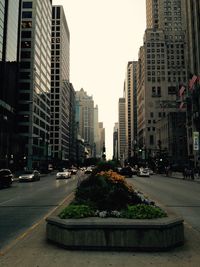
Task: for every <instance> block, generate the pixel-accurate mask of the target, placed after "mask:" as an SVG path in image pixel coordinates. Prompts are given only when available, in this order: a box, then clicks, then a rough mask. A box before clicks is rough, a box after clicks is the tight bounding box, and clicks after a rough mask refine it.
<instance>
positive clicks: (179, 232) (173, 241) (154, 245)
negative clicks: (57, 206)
mask: <svg viewBox="0 0 200 267" xmlns="http://www.w3.org/2000/svg"><path fill="white" fill-rule="evenodd" d="M46 220H47V226H46V231H47V239H48V240H49V241H52V242H55V243H57V244H59V245H61V246H64V247H66V248H68V249H82V250H124V251H130V250H141V251H163V250H169V249H171V248H173V247H176V246H180V245H182V244H183V243H184V226H183V220H182V219H181V218H178V217H175V216H171V217H170V216H169V217H167V218H160V219H151V220H133V219H121V218H120V219H118V218H96V217H95V218H83V219H60V218H59V217H58V216H54V217H49V218H47V219H46Z"/></svg>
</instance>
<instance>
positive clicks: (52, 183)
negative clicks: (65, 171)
mask: <svg viewBox="0 0 200 267" xmlns="http://www.w3.org/2000/svg"><path fill="white" fill-rule="evenodd" d="M76 185H77V177H76V176H72V178H70V179H67V180H56V176H55V173H54V174H50V175H48V176H45V177H42V178H41V180H40V181H37V182H30V183H18V182H14V183H13V185H12V186H11V187H10V188H6V189H1V190H0V248H2V247H4V246H5V245H7V244H8V243H9V242H10V241H11V240H13V239H15V238H16V237H17V236H19V235H20V234H22V233H23V232H24V231H25V230H26V229H28V228H29V227H31V226H33V225H34V224H35V223H36V222H38V221H39V220H40V219H41V218H43V217H44V216H45V215H46V214H47V213H48V212H50V211H51V210H53V209H54V208H55V207H57V206H58V205H59V203H60V202H61V201H62V200H63V199H64V198H66V197H67V196H68V195H69V194H70V193H71V192H72V191H73V190H74V189H75V188H76Z"/></svg>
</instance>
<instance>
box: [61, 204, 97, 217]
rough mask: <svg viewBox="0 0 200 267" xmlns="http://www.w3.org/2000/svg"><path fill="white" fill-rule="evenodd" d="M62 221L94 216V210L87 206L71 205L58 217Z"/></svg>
mask: <svg viewBox="0 0 200 267" xmlns="http://www.w3.org/2000/svg"><path fill="white" fill-rule="evenodd" d="M58 216H59V217H60V218H61V219H67V218H75V219H78V218H85V217H92V216H94V210H93V209H92V208H91V207H89V206H87V205H74V204H71V205H69V206H67V207H66V208H65V209H63V210H62V212H61V213H60V214H59V215H58Z"/></svg>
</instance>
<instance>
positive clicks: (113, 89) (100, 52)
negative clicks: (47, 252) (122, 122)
mask: <svg viewBox="0 0 200 267" xmlns="http://www.w3.org/2000/svg"><path fill="white" fill-rule="evenodd" d="M145 2H146V1H145V0H53V4H54V5H62V6H63V7H64V10H65V15H66V19H67V23H68V27H69V31H70V38H71V39H70V81H71V83H72V84H73V86H74V89H75V90H76V91H79V90H80V89H81V88H83V89H84V90H85V91H86V92H87V93H88V95H90V96H93V99H94V103H95V105H96V104H97V105H98V108H99V121H102V122H103V125H104V127H105V133H106V157H107V159H109V158H111V157H112V154H113V143H112V141H113V139H112V136H113V127H114V123H115V122H117V121H118V99H119V98H120V97H122V96H123V83H124V78H125V72H126V66H127V63H128V61H132V60H137V59H138V51H139V47H140V46H141V45H142V44H143V35H144V31H145V28H146V14H145V13H146V8H145Z"/></svg>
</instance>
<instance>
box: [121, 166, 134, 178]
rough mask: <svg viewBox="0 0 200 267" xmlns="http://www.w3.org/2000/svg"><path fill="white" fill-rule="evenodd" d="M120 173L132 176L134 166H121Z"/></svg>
mask: <svg viewBox="0 0 200 267" xmlns="http://www.w3.org/2000/svg"><path fill="white" fill-rule="evenodd" d="M119 174H121V175H123V176H126V177H132V175H133V171H132V168H131V167H130V166H127V167H123V168H121V169H120V171H119Z"/></svg>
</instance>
